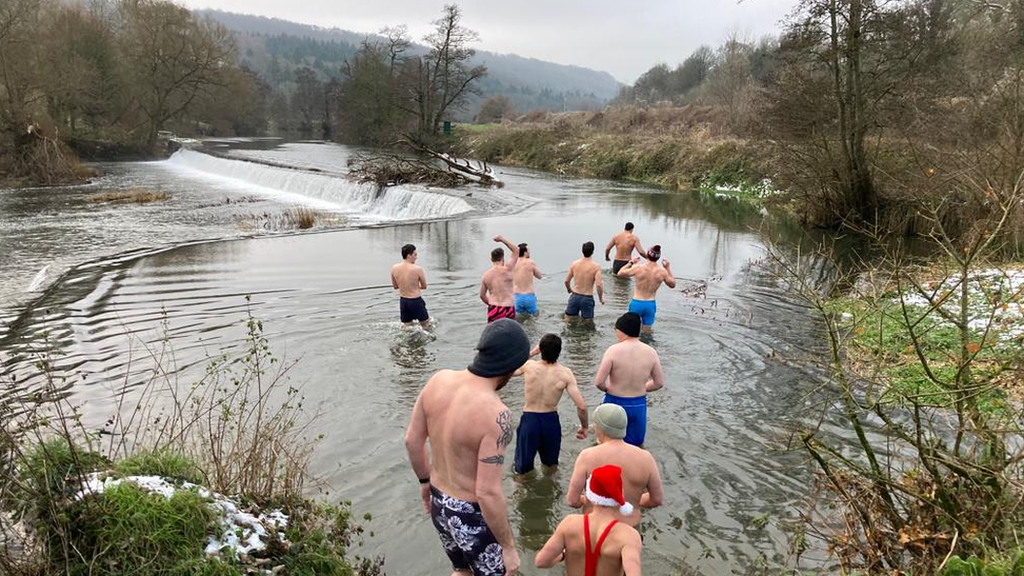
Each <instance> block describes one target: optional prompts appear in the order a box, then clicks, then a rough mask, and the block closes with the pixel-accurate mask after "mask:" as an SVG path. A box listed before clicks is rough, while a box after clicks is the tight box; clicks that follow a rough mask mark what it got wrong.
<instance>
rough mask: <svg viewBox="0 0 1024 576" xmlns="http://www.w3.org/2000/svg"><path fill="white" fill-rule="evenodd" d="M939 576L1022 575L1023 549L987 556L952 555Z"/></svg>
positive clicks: (1023, 563) (1023, 569) (1023, 573)
mask: <svg viewBox="0 0 1024 576" xmlns="http://www.w3.org/2000/svg"><path fill="white" fill-rule="evenodd" d="M940 576H1024V551H1021V550H1017V551H1015V552H1010V553H1008V554H1003V555H993V556H991V557H987V558H984V559H982V558H978V557H977V556H970V557H968V558H967V559H966V560H965V559H963V558H961V557H960V556H953V557H952V558H950V559H949V562H948V563H947V564H946V568H945V569H943V571H942V572H941V574H940Z"/></svg>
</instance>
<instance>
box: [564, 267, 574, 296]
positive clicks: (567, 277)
mask: <svg viewBox="0 0 1024 576" xmlns="http://www.w3.org/2000/svg"><path fill="white" fill-rule="evenodd" d="M572 269H573V267H572V266H571V265H570V266H569V273H568V274H566V275H565V291H566V292H568V293H570V294H572V286H571V285H570V284H569V283H570V282H572V274H573V270H572Z"/></svg>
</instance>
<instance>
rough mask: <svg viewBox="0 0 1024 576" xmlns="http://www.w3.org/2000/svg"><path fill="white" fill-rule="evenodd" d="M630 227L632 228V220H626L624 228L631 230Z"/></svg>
mask: <svg viewBox="0 0 1024 576" xmlns="http://www.w3.org/2000/svg"><path fill="white" fill-rule="evenodd" d="M632 229H633V223H632V222H626V230H632Z"/></svg>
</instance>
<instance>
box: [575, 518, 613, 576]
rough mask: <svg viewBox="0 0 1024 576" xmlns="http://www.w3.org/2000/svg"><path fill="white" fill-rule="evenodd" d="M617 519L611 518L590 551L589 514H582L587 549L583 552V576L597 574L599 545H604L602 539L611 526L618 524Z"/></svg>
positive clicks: (599, 555)
mask: <svg viewBox="0 0 1024 576" xmlns="http://www.w3.org/2000/svg"><path fill="white" fill-rule="evenodd" d="M618 523H619V521H618V520H612V521H611V522H610V523H608V526H607V527H605V529H604V532H602V533H601V537H600V538H598V539H597V547H596V548H594V551H593V552H591V551H590V515H589V514H584V515H583V535H584V538H585V539H586V541H585V542H586V545H587V549H586V550H585V551H584V554H583V574H584V576H596V575H597V561H598V560H600V559H601V546H603V545H604V539H605V538H607V537H608V533H609V532H611V531H612V528H614V527H615V525H616V524H618Z"/></svg>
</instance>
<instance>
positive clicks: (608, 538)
mask: <svg viewBox="0 0 1024 576" xmlns="http://www.w3.org/2000/svg"><path fill="white" fill-rule="evenodd" d="M586 496H587V501H588V502H590V503H591V504H593V508H592V509H591V511H590V513H588V514H582V515H581V514H572V515H569V516H566V517H565V519H564V520H562V522H561V523H560V524H559V525H558V528H556V529H555V533H554V534H552V535H551V538H549V539H548V541H547V543H545V544H544V547H543V548H541V550H540V552H537V557H536V558H535V559H534V564H535V565H536V566H537V568H553V567H554V566H555V564H557V563H559V562H561V561H562V560H565V574H566V576H622V575H623V574H625V575H626V576H640V573H641V572H640V550H641V548H642V546H643V545H642V544H641V541H640V533H639V532H637V531H636V529H635V528H633V527H632V526H630V525H629V524H626V523H623V522H619V521H618V517H620V516H629V515H630V514H632V512H633V506H632V505H631V504H630V503H629V502H626V500H625V498H623V496H622V470H621V469H620V468H619V467H618V466H601V467H600V468H597V469H595V470H594V473H593V474H592V475H591V476H590V478H588V479H587V487H586Z"/></svg>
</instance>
